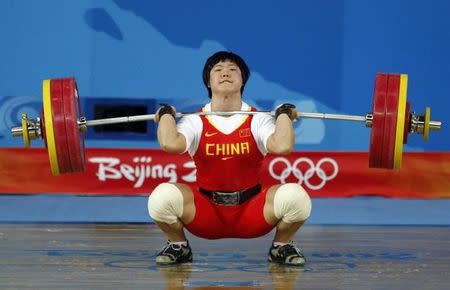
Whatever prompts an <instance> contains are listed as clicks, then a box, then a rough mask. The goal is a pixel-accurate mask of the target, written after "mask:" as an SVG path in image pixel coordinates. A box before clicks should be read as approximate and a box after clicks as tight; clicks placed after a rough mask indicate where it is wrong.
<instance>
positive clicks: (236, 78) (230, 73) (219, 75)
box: [209, 60, 242, 95]
mask: <svg viewBox="0 0 450 290" xmlns="http://www.w3.org/2000/svg"><path fill="white" fill-rule="evenodd" d="M209 76H210V78H209V86H210V88H211V92H212V94H213V95H217V94H219V95H223V94H234V93H240V91H241V87H242V74H241V70H240V69H239V67H238V66H237V65H236V64H235V63H233V62H230V61H227V60H226V61H221V62H219V63H217V64H216V65H215V66H213V68H212V69H211V72H210V75H209Z"/></svg>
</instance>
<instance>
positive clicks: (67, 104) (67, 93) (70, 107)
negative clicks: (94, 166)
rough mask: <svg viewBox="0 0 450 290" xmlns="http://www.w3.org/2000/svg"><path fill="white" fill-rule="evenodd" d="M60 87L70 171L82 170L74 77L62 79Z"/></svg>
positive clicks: (81, 136)
mask: <svg viewBox="0 0 450 290" xmlns="http://www.w3.org/2000/svg"><path fill="white" fill-rule="evenodd" d="M62 88H63V99H64V112H65V114H66V128H67V140H68V145H69V152H70V158H71V159H70V160H71V165H72V172H84V171H85V150H84V132H81V131H80V129H79V125H78V120H79V118H80V99H79V97H78V89H77V85H76V82H75V79H74V78H66V79H63V84H62Z"/></svg>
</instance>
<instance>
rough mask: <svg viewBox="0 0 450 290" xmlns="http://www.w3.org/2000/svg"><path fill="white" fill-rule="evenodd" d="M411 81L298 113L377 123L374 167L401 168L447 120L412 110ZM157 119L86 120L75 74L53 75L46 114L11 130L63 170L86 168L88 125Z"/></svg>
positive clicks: (387, 77) (386, 82)
mask: <svg viewBox="0 0 450 290" xmlns="http://www.w3.org/2000/svg"><path fill="white" fill-rule="evenodd" d="M407 81H408V77H407V75H405V74H385V73H378V74H377V75H376V79H375V88H374V101H373V109H372V112H370V113H367V114H366V115H364V116H361V115H344V114H327V113H312V112H311V113H310V112H297V114H298V115H297V117H298V118H313V119H329V120H341V121H354V122H362V123H364V124H365V125H366V127H368V128H372V132H371V141H370V150H369V166H370V167H374V168H387V169H399V168H400V167H401V159H402V153H403V148H402V146H403V144H406V142H407V136H408V134H411V133H418V134H422V135H423V139H424V141H427V140H428V138H429V132H430V131H439V130H440V129H441V126H442V122H440V121H435V120H431V110H430V108H428V107H427V108H426V109H425V113H424V115H418V114H416V113H415V112H410V105H409V102H407V100H406V93H407ZM262 113H264V114H270V115H272V116H273V115H275V112H274V111H230V112H194V113H181V112H178V113H176V114H175V117H176V118H181V117H183V116H186V115H192V114H195V115H199V116H207V115H216V116H229V115H234V114H248V115H254V114H262ZM154 119H155V115H154V114H147V115H136V116H128V117H115V118H106V119H96V120H86V118H85V117H84V116H82V115H81V107H80V102H79V95H78V89H77V85H76V81H75V79H74V78H62V79H51V80H44V82H43V110H42V114H41V117H40V118H39V117H37V118H35V119H28V117H27V115H26V113H23V114H22V120H21V121H22V125H21V126H18V127H13V128H11V134H12V136H14V137H20V136H22V137H23V141H24V145H25V146H29V145H30V141H31V140H33V139H38V138H41V139H44V141H45V146H46V147H47V150H48V153H49V160H50V167H51V170H52V173H53V174H54V175H59V174H63V173H76V172H84V171H85V156H84V132H85V131H86V130H87V127H90V126H99V125H107V124H118V123H129V122H141V121H150V120H154Z"/></svg>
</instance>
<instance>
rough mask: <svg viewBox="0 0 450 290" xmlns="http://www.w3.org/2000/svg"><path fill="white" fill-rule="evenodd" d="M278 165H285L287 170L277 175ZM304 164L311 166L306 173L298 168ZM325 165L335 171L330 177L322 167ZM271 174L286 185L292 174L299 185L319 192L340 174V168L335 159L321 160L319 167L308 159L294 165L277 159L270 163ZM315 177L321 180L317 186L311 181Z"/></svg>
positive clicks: (283, 159) (300, 159)
mask: <svg viewBox="0 0 450 290" xmlns="http://www.w3.org/2000/svg"><path fill="white" fill-rule="evenodd" d="M278 163H281V164H284V165H285V166H284V167H285V168H284V169H283V170H282V171H281V173H280V174H277V173H276V172H275V170H274V167H275V165H276V164H278ZM302 163H306V164H307V165H308V166H309V168H308V169H307V170H306V171H305V172H302V171H301V170H300V169H299V168H298V166H299V165H300V164H302ZM325 163H329V164H331V166H332V167H333V171H332V173H331V174H330V175H327V174H326V172H325V171H324V170H323V169H322V165H324V164H325ZM269 172H270V175H271V176H272V177H273V178H275V179H276V180H279V181H280V182H281V183H286V178H288V177H289V176H290V175H291V173H292V174H294V176H295V177H296V178H297V179H298V182H297V183H298V184H303V183H304V184H305V185H306V186H307V187H308V188H309V189H312V190H318V189H321V188H322V187H324V186H325V183H327V181H330V180H332V179H333V178H335V177H336V175H337V174H338V172H339V166H338V164H337V162H336V161H335V160H334V159H332V158H329V157H325V158H322V159H320V160H319V162H317V165H314V162H313V161H312V160H311V159H309V158H307V157H301V158H298V159H297V160H295V161H294V163H293V164H292V165H291V163H290V162H289V160H287V159H286V158H284V157H277V158H275V159H273V160H272V161H271V162H270V164H269ZM314 175H317V176H318V177H319V178H320V180H321V181H320V183H319V184H317V185H314V184H311V182H310V179H311V178H312V177H313V176H314Z"/></svg>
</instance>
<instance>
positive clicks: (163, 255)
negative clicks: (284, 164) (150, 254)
mask: <svg viewBox="0 0 450 290" xmlns="http://www.w3.org/2000/svg"><path fill="white" fill-rule="evenodd" d="M189 262H192V249H191V246H190V245H189V242H187V245H186V246H183V245H179V244H174V243H171V242H170V241H167V245H166V246H165V247H164V248H162V250H161V251H160V252H159V253H158V255H157V256H156V264H158V265H175V264H181V263H189Z"/></svg>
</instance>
